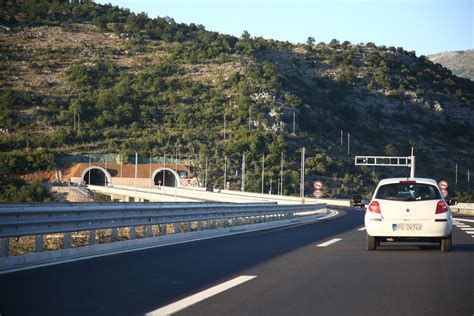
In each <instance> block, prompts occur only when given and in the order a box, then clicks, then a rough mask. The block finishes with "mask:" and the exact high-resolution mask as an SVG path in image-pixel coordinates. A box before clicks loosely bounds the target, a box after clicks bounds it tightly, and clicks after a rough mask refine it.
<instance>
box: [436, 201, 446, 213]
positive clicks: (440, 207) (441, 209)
mask: <svg viewBox="0 0 474 316" xmlns="http://www.w3.org/2000/svg"><path fill="white" fill-rule="evenodd" d="M447 211H448V206H447V205H446V203H444V202H443V201H439V202H438V204H437V205H436V214H443V213H446V212H447Z"/></svg>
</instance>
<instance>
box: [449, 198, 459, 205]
mask: <svg viewBox="0 0 474 316" xmlns="http://www.w3.org/2000/svg"><path fill="white" fill-rule="evenodd" d="M456 204H458V201H457V200H456V199H449V200H448V205H456Z"/></svg>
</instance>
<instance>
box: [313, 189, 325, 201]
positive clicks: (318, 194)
mask: <svg viewBox="0 0 474 316" xmlns="http://www.w3.org/2000/svg"><path fill="white" fill-rule="evenodd" d="M313 196H314V197H315V198H317V199H320V198H322V197H323V191H321V190H314V192H313Z"/></svg>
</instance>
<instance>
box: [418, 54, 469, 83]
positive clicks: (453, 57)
mask: <svg viewBox="0 0 474 316" xmlns="http://www.w3.org/2000/svg"><path fill="white" fill-rule="evenodd" d="M427 57H428V59H429V60H431V61H432V62H433V63H438V64H441V65H443V66H444V67H446V68H448V69H449V70H451V71H452V72H453V74H454V75H456V76H458V77H463V78H467V79H470V80H472V81H474V49H470V50H466V51H455V52H443V53H439V54H435V55H428V56H427Z"/></svg>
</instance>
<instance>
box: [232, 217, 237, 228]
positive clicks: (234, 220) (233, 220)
mask: <svg viewBox="0 0 474 316" xmlns="http://www.w3.org/2000/svg"><path fill="white" fill-rule="evenodd" d="M236 222H237V221H236V219H235V217H234V218H232V226H236V225H235V223H236Z"/></svg>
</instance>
